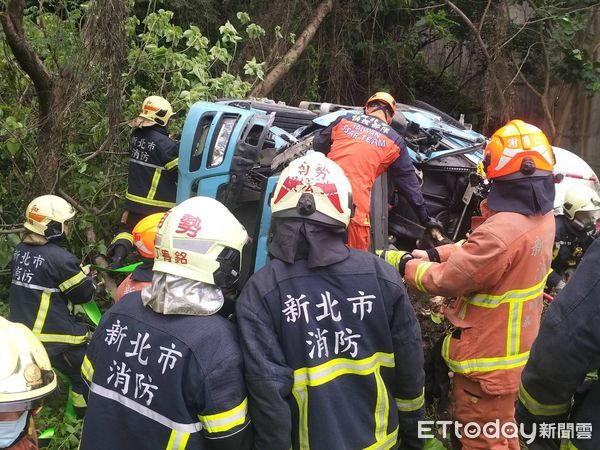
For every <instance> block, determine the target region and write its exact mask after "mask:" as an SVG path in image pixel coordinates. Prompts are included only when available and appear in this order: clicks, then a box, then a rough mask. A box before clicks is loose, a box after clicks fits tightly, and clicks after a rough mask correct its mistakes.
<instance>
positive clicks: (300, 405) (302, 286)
mask: <svg viewBox="0 0 600 450" xmlns="http://www.w3.org/2000/svg"><path fill="white" fill-rule="evenodd" d="M390 269H391V267H389V266H386V265H385V263H383V261H381V260H379V259H378V258H377V257H375V256H374V255H372V254H370V253H367V252H362V251H357V250H354V249H350V251H349V256H347V257H346V258H345V259H343V260H342V261H340V262H337V263H335V264H332V265H329V266H322V267H318V268H312V269H311V268H309V267H308V263H307V260H306V259H300V260H297V261H296V262H295V263H293V264H287V263H285V262H283V261H281V260H278V259H274V260H272V261H271V262H269V263H268V264H267V265H266V266H265V267H263V268H262V269H261V270H260V271H258V272H256V273H255V274H254V275H253V276H252V277H251V278H250V280H249V281H248V282H247V283H246V285H245V286H244V290H243V291H242V294H241V296H240V298H239V299H238V301H237V304H236V314H237V320H238V327H239V329H240V337H241V344H242V352H243V354H244V363H245V371H246V383H247V386H248V390H249V393H250V399H251V402H252V405H253V408H252V409H251V414H252V421H253V424H254V429H255V433H256V440H255V448H256V449H274V450H276V449H282V450H287V449H289V448H294V449H306V448H309V447H310V448H312V449H334V448H335V449H364V448H373V449H375V448H377V449H388V448H393V447H395V445H396V441H397V439H398V435H400V437H401V439H402V443H403V447H402V448H421V443H420V441H419V439H417V420H419V418H422V413H423V405H424V396H423V385H424V373H423V350H422V347H421V333H420V327H419V323H418V322H417V320H416V317H415V313H414V310H413V308H412V305H411V304H410V302H409V298H408V296H407V294H406V291H405V289H404V286H403V285H402V281H401V280H400V278H399V276H398V272H397V271H394V270H393V269H391V270H390Z"/></svg>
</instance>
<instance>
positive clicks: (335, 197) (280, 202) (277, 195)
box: [271, 152, 353, 227]
mask: <svg viewBox="0 0 600 450" xmlns="http://www.w3.org/2000/svg"><path fill="white" fill-rule="evenodd" d="M271 212H272V215H273V217H288V218H296V219H302V220H310V221H313V222H318V223H323V224H326V225H334V226H343V227H347V226H348V224H349V223H350V218H351V217H352V215H353V204H352V186H351V185H350V181H348V178H347V177H346V175H345V174H344V171H343V170H342V168H341V167H340V166H338V165H337V164H336V163H335V162H333V161H332V160H330V159H329V158H327V157H326V156H325V155H323V154H322V153H318V152H311V153H309V154H308V155H306V156H303V157H302V158H298V159H295V160H294V161H292V162H291V163H290V165H289V166H288V167H286V168H285V169H284V170H283V172H282V173H281V176H280V177H279V181H278V182H277V186H275V191H274V192H273V198H272V199H271Z"/></svg>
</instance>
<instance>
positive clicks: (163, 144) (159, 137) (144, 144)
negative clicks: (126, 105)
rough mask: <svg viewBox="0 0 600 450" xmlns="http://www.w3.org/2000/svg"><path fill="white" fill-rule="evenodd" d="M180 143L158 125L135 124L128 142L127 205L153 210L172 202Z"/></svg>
mask: <svg viewBox="0 0 600 450" xmlns="http://www.w3.org/2000/svg"><path fill="white" fill-rule="evenodd" d="M178 154H179V145H178V144H177V142H175V141H173V140H172V139H171V138H169V136H168V134H167V131H166V129H165V128H163V127H160V126H158V125H155V126H151V127H144V128H137V129H135V130H134V131H133V133H132V134H131V138H130V142H129V174H128V179H127V193H126V195H125V197H126V199H127V202H126V208H127V209H128V210H130V211H133V212H136V213H140V214H152V213H154V212H160V211H165V210H167V209H169V208H172V207H173V206H175V199H176V197H177V164H178V162H179V157H178Z"/></svg>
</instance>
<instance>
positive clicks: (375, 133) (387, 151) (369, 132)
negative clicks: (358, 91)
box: [313, 92, 441, 251]
mask: <svg viewBox="0 0 600 450" xmlns="http://www.w3.org/2000/svg"><path fill="white" fill-rule="evenodd" d="M363 112H364V114H360V113H357V112H352V113H348V114H346V115H343V116H341V117H339V118H337V119H336V120H335V121H334V122H333V123H331V125H329V126H328V127H327V128H325V129H324V130H322V131H321V132H320V134H318V135H317V136H315V138H314V140H313V147H314V149H315V150H317V151H319V152H322V153H325V154H327V156H328V157H329V158H330V159H331V160H333V161H335V162H336V163H337V164H339V166H340V167H341V168H342V169H343V170H344V173H345V174H346V176H347V177H348V179H349V180H350V183H351V184H352V192H353V193H354V202H355V203H356V213H355V215H354V217H353V218H352V220H351V221H350V225H348V245H350V247H353V248H357V249H359V250H367V251H368V250H369V244H370V240H371V237H370V230H371V228H370V219H369V213H370V209H371V189H372V188H373V183H374V182H375V179H376V178H377V177H378V176H379V175H381V174H382V173H383V172H385V171H386V170H388V171H389V173H390V175H391V177H392V180H393V182H394V185H395V186H396V188H397V189H398V190H399V191H400V193H401V194H402V195H403V196H404V197H405V198H406V199H407V200H408V202H409V204H410V205H411V206H412V208H413V209H414V211H415V213H416V215H417V218H418V220H419V221H420V222H421V224H423V225H425V226H426V227H430V226H435V227H438V228H441V224H440V223H439V222H438V221H437V220H435V219H432V218H431V217H429V213H428V212H427V207H426V206H425V200H423V194H422V192H421V187H420V185H419V180H418V178H417V175H416V173H415V168H414V166H413V164H412V161H411V160H410V157H409V155H408V150H407V148H406V143H405V142H404V139H403V138H402V137H401V136H400V135H399V134H398V133H396V131H394V129H393V128H392V127H391V126H390V124H391V123H392V120H393V118H394V113H395V112H396V101H395V100H394V97H392V96H391V95H390V94H388V93H386V92H377V93H376V94H374V95H373V96H371V98H369V99H368V100H367V103H366V104H365V107H364V109H363Z"/></svg>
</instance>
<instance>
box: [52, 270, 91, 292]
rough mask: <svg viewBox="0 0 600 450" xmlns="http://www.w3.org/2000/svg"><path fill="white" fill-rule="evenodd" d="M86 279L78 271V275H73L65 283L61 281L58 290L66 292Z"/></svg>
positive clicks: (83, 274) (85, 276)
mask: <svg viewBox="0 0 600 450" xmlns="http://www.w3.org/2000/svg"><path fill="white" fill-rule="evenodd" d="M86 278H87V275H86V274H85V273H83V272H81V271H79V272H78V273H76V274H75V275H73V276H72V277H71V278H69V279H68V280H66V281H63V282H62V283H61V284H59V285H58V288H59V289H60V290H61V291H63V292H66V291H68V290H69V289H71V288H72V287H74V286H77V285H78V284H79V283H81V282H82V281H84V280H85V279H86Z"/></svg>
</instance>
